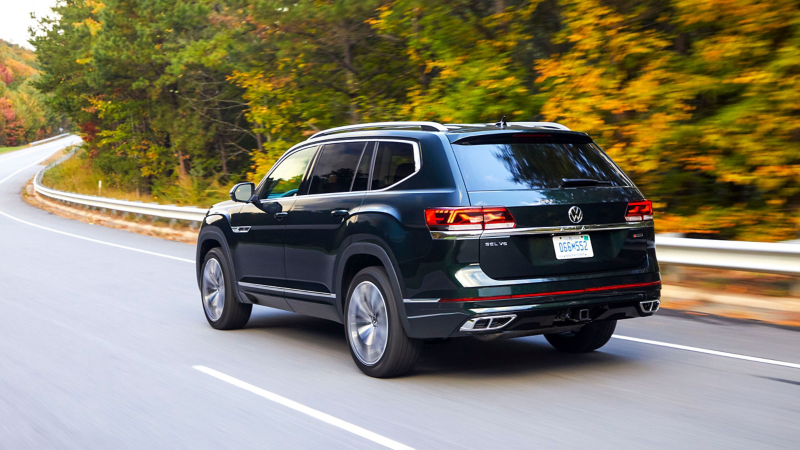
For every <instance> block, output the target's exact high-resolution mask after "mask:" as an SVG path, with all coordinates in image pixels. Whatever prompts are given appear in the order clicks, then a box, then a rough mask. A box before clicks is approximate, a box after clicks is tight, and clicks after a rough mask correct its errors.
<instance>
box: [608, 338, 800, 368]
mask: <svg viewBox="0 0 800 450" xmlns="http://www.w3.org/2000/svg"><path fill="white" fill-rule="evenodd" d="M612 337H615V338H617V339H622V340H623V341H631V342H639V343H640V344H650V345H657V346H659V347H668V348H675V349H678V350H686V351H690V352H696V353H704V354H706V355H714V356H723V357H725V358H733V359H741V360H743V361H752V362H757V363H762V364H772V365H774V366H783V367H791V368H792V369H800V364H795V363H790V362H785V361H778V360H775V359H766V358H757V357H755V356H745V355H737V354H736V353H727V352H718V351H716V350H707V349H704V348H698V347H689V346H688V345H679V344H670V343H668V342H660V341H651V340H649V339H639V338H635V337H630V336H620V335H619V334H615V335H614V336H612Z"/></svg>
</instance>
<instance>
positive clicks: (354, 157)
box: [308, 141, 372, 195]
mask: <svg viewBox="0 0 800 450" xmlns="http://www.w3.org/2000/svg"><path fill="white" fill-rule="evenodd" d="M367 144H369V143H368V142H363V141H362V142H343V143H340V144H326V145H325V146H324V147H323V148H322V154H321V155H320V156H319V159H318V160H317V162H316V164H314V172H313V174H312V175H311V186H310V187H309V191H308V193H309V195H314V194H331V193H335V192H349V191H350V188H351V187H352V185H353V178H354V175H355V173H356V170H357V169H358V165H359V161H360V160H361V155H362V154H363V153H364V148H365V147H367ZM369 148H370V149H371V148H372V147H369Z"/></svg>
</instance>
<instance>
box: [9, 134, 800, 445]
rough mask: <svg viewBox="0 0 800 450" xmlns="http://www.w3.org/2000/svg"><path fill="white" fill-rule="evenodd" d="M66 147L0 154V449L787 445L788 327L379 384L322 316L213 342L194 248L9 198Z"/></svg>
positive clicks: (684, 320) (527, 345)
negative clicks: (42, 163) (196, 273)
mask: <svg viewBox="0 0 800 450" xmlns="http://www.w3.org/2000/svg"><path fill="white" fill-rule="evenodd" d="M65 142H67V141H66V140H60V141H56V142H53V143H49V144H43V145H41V146H38V147H33V148H30V149H25V150H21V151H17V152H13V153H8V154H4V155H2V156H0V255H2V262H0V448H3V449H6V448H7V449H27V448H36V449H39V448H59V449H65V448H76V449H90V448H92V449H93V448H96V449H111V448H114V449H123V448H132V449H143V448H187V449H198V448H276V449H277V448H387V447H388V448H409V447H410V448H416V449H444V448H447V449H451V448H481V449H487V448H501V447H507V448H556V447H558V448H584V449H585V448H591V449H596V448H614V449H620V448H626V449H627V448H630V449H642V448H676V449H687V448H701V449H707V448H742V449H744V448H747V449H753V448H758V449H766V448H795V449H796V448H800V333H798V332H797V331H791V330H784V329H779V328H775V327H770V326H763V325H752V324H746V323H742V322H735V321H722V320H718V319H709V318H695V319H691V318H688V317H687V316H681V317H677V316H670V315H669V314H666V313H664V312H661V313H659V314H657V315H656V316H655V317H652V318H648V319H637V320H630V321H623V322H620V324H619V326H618V327H617V333H618V334H619V335H618V336H619V337H618V338H617V339H612V341H611V342H610V343H609V344H608V345H607V346H605V347H604V348H603V349H601V350H600V351H598V352H595V353H592V354H588V355H577V356H576V355H566V354H560V353H558V352H556V351H555V350H553V349H552V348H551V347H550V346H549V345H548V344H547V343H546V341H545V340H544V339H543V338H541V337H538V336H537V337H529V338H522V339H515V340H507V341H498V342H493V343H488V342H479V341H474V340H454V341H450V342H446V343H441V344H436V345H428V346H427V347H426V349H425V353H424V355H423V357H422V359H421V361H420V362H419V364H418V366H417V370H416V371H415V372H414V373H413V375H411V376H408V377H405V378H400V379H393V380H377V379H372V378H368V377H366V376H364V375H362V374H361V373H360V372H359V371H358V369H356V367H355V365H354V364H353V363H352V361H351V359H350V355H349V353H348V350H347V347H346V344H345V340H344V336H343V329H342V326H341V325H338V324H335V323H330V322H326V321H322V320H318V319H313V318H307V317H303V316H299V315H295V314H291V313H286V312H281V311H277V310H270V309H267V308H263V307H258V306H257V307H255V309H254V312H253V316H252V318H251V320H250V323H249V324H248V326H247V328H246V329H243V330H239V331H228V332H223V331H216V330H213V329H212V328H211V327H209V326H208V324H207V323H206V320H205V318H204V316H203V312H202V308H201V305H200V298H199V293H198V290H197V286H196V283H195V278H194V273H193V269H194V265H193V264H192V263H191V261H192V260H193V258H194V247H193V246H190V245H186V244H180V243H175V242H170V241H164V240H160V239H156V238H152V237H146V236H141V235H136V234H131V233H127V232H125V231H120V230H114V229H109V228H104V227H99V226H93V225H89V224H85V223H82V222H77V221H71V220H67V219H64V218H61V217H58V216H55V215H53V214H50V213H47V212H45V211H42V210H39V209H36V208H34V207H31V206H29V205H28V204H26V203H24V202H23V201H22V199H21V198H20V192H21V189H22V186H23V185H24V183H25V182H26V181H27V180H28V179H30V178H31V177H32V176H33V175H34V174H35V172H36V171H37V170H39V168H40V167H41V166H39V165H37V163H38V162H40V161H42V160H43V159H45V158H47V157H48V156H49V155H50V154H52V153H53V152H55V151H57V150H58V149H59V148H60V147H63V146H64V145H65ZM86 238H88V240H87V239H86ZM673 344H674V346H672V347H670V346H665V345H673ZM719 352H724V353H719ZM746 357H754V358H756V359H749V360H748V359H747V358H746ZM743 358H744V359H743ZM759 358H761V359H759Z"/></svg>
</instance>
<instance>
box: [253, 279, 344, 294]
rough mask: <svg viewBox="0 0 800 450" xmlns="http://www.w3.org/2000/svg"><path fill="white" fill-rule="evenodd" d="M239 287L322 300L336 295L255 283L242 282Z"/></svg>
mask: <svg viewBox="0 0 800 450" xmlns="http://www.w3.org/2000/svg"><path fill="white" fill-rule="evenodd" d="M239 286H240V287H244V288H251V289H263V290H265V291H275V292H281V293H284V292H289V293H293V294H302V295H312V296H314V297H324V298H336V294H329V293H326V292H316V291H306V290H304V289H293V288H285V287H279V286H270V285H268V284H256V283H245V282H244V281H240V282H239Z"/></svg>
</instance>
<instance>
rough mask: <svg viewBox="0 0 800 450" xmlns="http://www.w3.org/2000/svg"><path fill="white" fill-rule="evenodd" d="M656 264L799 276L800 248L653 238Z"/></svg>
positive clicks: (764, 243)
mask: <svg viewBox="0 0 800 450" xmlns="http://www.w3.org/2000/svg"><path fill="white" fill-rule="evenodd" d="M656 253H657V255H658V262H661V263H664V264H677V265H681V266H694V267H708V268H712V269H730V270H746V271H750V272H764V273H778V274H785V275H800V245H798V244H782V243H775V244H773V243H769V242H741V241H715V240H711V239H687V238H677V237H667V236H656Z"/></svg>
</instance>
